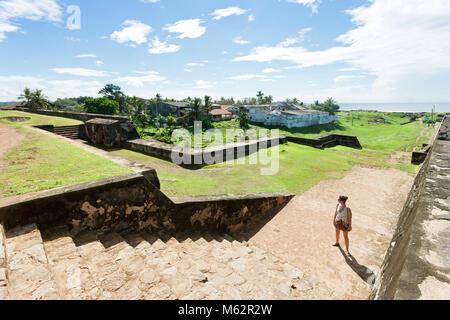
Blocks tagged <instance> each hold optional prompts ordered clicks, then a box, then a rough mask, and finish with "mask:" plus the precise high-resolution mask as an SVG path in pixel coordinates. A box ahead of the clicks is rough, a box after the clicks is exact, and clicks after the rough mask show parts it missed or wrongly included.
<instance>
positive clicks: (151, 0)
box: [140, 0, 159, 3]
mask: <svg viewBox="0 0 450 320" xmlns="http://www.w3.org/2000/svg"><path fill="white" fill-rule="evenodd" d="M140 1H141V2H144V3H156V2H159V0H140Z"/></svg>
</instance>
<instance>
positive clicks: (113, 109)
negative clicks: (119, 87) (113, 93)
mask: <svg viewBox="0 0 450 320" xmlns="http://www.w3.org/2000/svg"><path fill="white" fill-rule="evenodd" d="M84 110H85V111H86V112H87V113H97V114H110V115H113V114H117V112H118V110H119V104H118V103H117V102H116V101H113V100H110V99H108V98H97V99H88V100H86V101H85V102H84Z"/></svg>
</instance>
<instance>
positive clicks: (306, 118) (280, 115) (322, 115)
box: [244, 102, 338, 128]
mask: <svg viewBox="0 0 450 320" xmlns="http://www.w3.org/2000/svg"><path fill="white" fill-rule="evenodd" d="M244 108H245V109H246V110H247V111H248V115H249V117H250V120H251V121H252V122H257V123H263V124H264V125H266V126H284V127H288V128H302V127H309V126H312V125H317V124H327V123H331V122H333V121H337V120H338V117H337V116H335V115H330V114H329V113H327V112H321V111H317V110H312V109H309V108H306V107H302V106H299V105H295V104H289V103H284V102H278V103H276V104H274V105H255V106H244Z"/></svg>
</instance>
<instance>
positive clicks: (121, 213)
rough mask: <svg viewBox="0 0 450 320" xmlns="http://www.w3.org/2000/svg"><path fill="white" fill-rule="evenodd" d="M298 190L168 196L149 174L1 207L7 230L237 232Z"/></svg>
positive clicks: (47, 193)
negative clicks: (61, 227) (30, 227)
mask: <svg viewBox="0 0 450 320" xmlns="http://www.w3.org/2000/svg"><path fill="white" fill-rule="evenodd" d="M292 197H293V195H292V194H288V193H271V194H254V195H246V196H232V195H227V196H213V197H194V198H190V197H187V198H183V199H178V200H176V201H175V202H174V201H172V200H171V199H169V198H168V197H166V196H165V195H164V194H163V193H162V192H161V191H160V190H159V189H158V188H157V187H156V186H155V185H153V184H152V183H150V182H149V180H148V179H146V178H145V175H144V174H131V175H126V176H121V177H114V178H108V179H102V180H98V181H93V182H87V183H82V184H78V185H73V186H68V187H64V188H58V189H54V190H49V191H45V192H41V193H39V194H38V195H25V196H23V197H22V198H21V199H19V200H17V199H15V200H14V202H12V203H7V204H4V205H2V207H0V222H2V223H3V224H4V226H5V228H6V229H11V228H14V227H17V226H20V225H26V224H30V223H36V224H37V225H38V226H39V228H42V229H45V228H48V227H53V226H57V225H60V224H68V225H69V226H70V228H71V231H72V232H73V233H78V232H80V231H82V230H85V229H89V230H105V231H106V230H108V231H109V230H114V231H120V230H124V229H129V228H133V229H136V230H151V231H159V230H165V231H185V230H199V231H202V230H208V231H220V232H228V231H235V230H236V229H238V228H240V227H241V226H243V225H244V224H245V223H246V222H247V221H248V220H249V219H251V218H252V217H254V216H257V215H259V214H263V213H265V212H266V211H268V210H273V209H274V208H276V207H278V206H282V205H284V204H286V203H287V202H288V201H289V200H290V199H291V198H292Z"/></svg>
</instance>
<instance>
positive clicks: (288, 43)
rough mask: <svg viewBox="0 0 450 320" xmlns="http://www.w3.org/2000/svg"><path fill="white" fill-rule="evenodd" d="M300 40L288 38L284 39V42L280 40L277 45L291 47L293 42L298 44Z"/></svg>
mask: <svg viewBox="0 0 450 320" xmlns="http://www.w3.org/2000/svg"><path fill="white" fill-rule="evenodd" d="M298 42H300V40H298V39H296V38H286V39H285V40H283V41H282V42H280V43H279V44H278V45H277V46H278V47H289V46H291V45H293V44H296V43H298Z"/></svg>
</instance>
